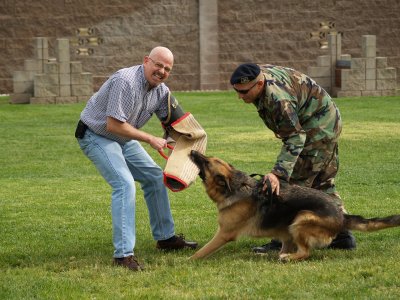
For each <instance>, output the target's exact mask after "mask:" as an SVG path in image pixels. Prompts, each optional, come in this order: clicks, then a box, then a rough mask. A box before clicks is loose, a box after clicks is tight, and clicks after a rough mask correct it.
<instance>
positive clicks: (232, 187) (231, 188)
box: [190, 150, 256, 203]
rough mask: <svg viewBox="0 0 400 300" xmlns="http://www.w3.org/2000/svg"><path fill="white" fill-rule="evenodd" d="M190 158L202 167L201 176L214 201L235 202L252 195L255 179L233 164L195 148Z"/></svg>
mask: <svg viewBox="0 0 400 300" xmlns="http://www.w3.org/2000/svg"><path fill="white" fill-rule="evenodd" d="M190 158H191V160H192V161H193V162H194V163H195V164H196V166H197V167H198V168H199V169H200V173H199V176H200V178H201V179H202V180H203V184H204V186H205V188H206V192H207V194H208V196H209V197H210V198H211V199H212V200H213V201H214V202H217V203H221V202H223V201H230V202H234V201H236V200H239V199H243V198H247V197H249V195H251V191H252V188H253V187H254V186H255V183H256V182H255V180H254V179H253V178H251V177H250V176H248V175H246V174H245V173H243V172H241V171H239V170H237V169H235V168H234V167H233V166H232V165H231V164H228V163H227V162H225V161H223V160H222V159H219V158H216V157H207V156H205V155H203V154H201V153H199V152H197V151H194V150H193V151H191V153H190Z"/></svg>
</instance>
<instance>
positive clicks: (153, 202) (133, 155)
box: [78, 129, 175, 257]
mask: <svg viewBox="0 0 400 300" xmlns="http://www.w3.org/2000/svg"><path fill="white" fill-rule="evenodd" d="M78 143H79V145H80V147H81V149H82V151H83V153H84V154H85V155H86V156H87V157H88V158H89V159H90V160H91V161H92V162H93V163H94V165H95V166H96V168H97V170H98V171H99V172H100V174H101V175H102V176H103V177H104V179H105V180H106V181H107V182H108V184H109V185H110V186H111V188H112V195H111V214H112V225H113V244H114V248H115V251H114V257H126V256H129V255H133V249H134V248H135V242H136V232H135V201H136V187H135V180H137V181H138V182H139V183H140V184H141V188H142V190H143V193H144V198H145V200H146V204H147V208H148V211H149V216H150V226H151V231H152V234H153V237H154V239H155V240H166V239H168V238H170V237H172V236H174V234H175V232H174V220H173V218H172V215H171V209H170V204H169V199H168V193H167V189H166V188H165V186H164V184H163V173H162V170H161V168H160V167H159V166H158V165H157V164H156V163H155V162H154V161H153V159H152V158H151V157H150V156H149V154H148V153H147V152H146V151H145V150H144V149H143V147H142V145H140V143H139V142H138V141H134V140H132V141H130V142H127V143H125V144H120V143H118V142H115V141H112V140H109V139H107V138H104V137H102V136H100V135H97V134H95V133H94V132H93V131H91V130H90V129H87V130H86V133H85V136H84V137H83V138H82V139H78Z"/></svg>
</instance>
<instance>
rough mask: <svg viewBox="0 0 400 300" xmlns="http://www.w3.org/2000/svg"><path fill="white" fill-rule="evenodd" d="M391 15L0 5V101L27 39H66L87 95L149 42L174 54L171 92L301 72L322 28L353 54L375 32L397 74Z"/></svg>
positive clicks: (0, 1) (125, 2) (358, 6)
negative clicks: (234, 77)
mask: <svg viewBox="0 0 400 300" xmlns="http://www.w3.org/2000/svg"><path fill="white" fill-rule="evenodd" d="M399 16H400V1H398V0H352V1H349V0H324V1H321V0H282V1H272V0H248V1H242V0H240V1H239V0H219V1H217V0H146V1H144V0H135V1H131V0H96V1H94V0H79V1H78V0H40V1H39V0H36V1H34V0H30V1H26V0H0V53H1V55H0V94H2V93H12V92H13V83H12V78H13V72H14V71H16V70H23V68H24V61H25V60H26V59H28V58H30V57H32V55H33V47H32V39H33V38H34V37H47V38H48V40H49V47H50V48H49V53H50V56H52V55H54V54H52V51H54V48H55V43H56V39H57V38H69V39H70V41H71V46H70V50H71V60H73V61H77V60H79V61H81V62H82V64H83V71H86V72H90V73H92V74H93V79H94V84H95V89H96V88H98V87H99V86H100V84H101V83H102V82H103V81H104V80H105V78H107V77H108V76H109V75H110V74H111V73H112V72H114V71H116V70H117V69H119V68H122V67H125V66H130V65H134V64H139V63H141V62H142V59H143V56H144V55H146V54H147V53H148V51H149V50H150V49H151V48H152V47H154V46H156V45H164V46H167V47H169V48H170V49H171V50H172V51H173V52H174V54H175V66H174V70H173V73H172V75H171V77H170V79H169V82H168V84H169V86H170V87H171V89H173V90H195V89H227V88H230V87H229V84H228V80H229V77H230V73H231V72H232V70H233V69H234V68H235V66H236V65H237V64H239V63H242V62H247V61H253V62H256V63H267V62H268V63H273V64H280V65H285V66H291V67H294V68H297V69H299V70H301V71H303V72H307V67H308V66H311V65H315V64H316V59H317V57H318V56H320V55H324V54H325V53H327V49H320V46H321V45H322V46H324V44H323V43H324V39H326V33H327V32H329V31H339V32H342V33H343V37H342V52H343V53H348V54H350V55H352V56H354V57H357V56H360V55H361V36H363V35H376V38H377V43H376V44H377V47H376V48H377V56H379V57H387V59H388V65H389V66H391V67H395V68H397V73H398V74H400V72H399V69H400V51H399V49H400V18H399ZM326 24H329V25H330V26H331V27H329V26H327V25H326ZM328 27H329V28H328ZM78 53H79V54H78ZM398 78H400V76H398ZM397 80H399V79H397ZM398 85H399V84H398Z"/></svg>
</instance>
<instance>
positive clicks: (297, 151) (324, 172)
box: [254, 65, 342, 196]
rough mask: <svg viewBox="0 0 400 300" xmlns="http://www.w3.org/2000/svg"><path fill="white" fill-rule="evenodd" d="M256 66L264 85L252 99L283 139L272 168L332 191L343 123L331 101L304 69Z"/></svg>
mask: <svg viewBox="0 0 400 300" xmlns="http://www.w3.org/2000/svg"><path fill="white" fill-rule="evenodd" d="M260 67H261V71H262V72H263V73H264V77H265V90H264V93H263V94H262V96H261V97H260V98H259V99H257V100H256V101H255V102H254V104H255V106H256V107H257V111H258V114H259V116H260V117H261V119H262V120H263V121H264V123H265V125H266V126H267V127H268V128H269V129H271V130H272V131H273V132H274V133H275V136H276V137H278V138H279V139H281V140H282V142H283V145H282V149H281V152H280V153H279V155H278V158H277V162H276V164H275V166H274V168H273V170H272V173H274V174H275V175H277V176H278V177H279V178H281V179H284V180H286V181H290V182H295V183H297V184H299V185H304V186H308V187H313V188H317V189H321V190H324V191H326V192H327V193H329V194H334V195H337V193H336V190H335V184H334V178H335V176H336V173H337V171H338V166H339V164H338V155H337V153H338V147H337V140H338V138H339V135H340V133H341V130H342V122H341V117H340V113H339V110H338V108H337V107H336V105H335V103H334V102H333V101H332V99H331V97H330V96H329V95H328V93H327V92H326V91H325V90H324V89H323V88H321V87H320V86H319V85H318V84H317V83H316V82H315V81H314V80H313V79H311V78H310V77H308V76H307V75H305V74H302V73H300V72H298V71H296V70H293V69H290V68H285V67H280V66H273V65H262V66H260ZM337 196H338V195H337Z"/></svg>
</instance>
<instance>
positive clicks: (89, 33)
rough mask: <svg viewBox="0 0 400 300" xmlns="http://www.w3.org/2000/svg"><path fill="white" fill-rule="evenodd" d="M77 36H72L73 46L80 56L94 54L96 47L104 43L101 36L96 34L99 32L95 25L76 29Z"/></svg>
mask: <svg viewBox="0 0 400 300" xmlns="http://www.w3.org/2000/svg"><path fill="white" fill-rule="evenodd" d="M75 32H76V35H77V36H76V37H74V38H71V40H70V43H71V46H73V47H74V48H76V50H75V53H76V54H77V55H80V56H88V55H93V54H94V53H95V49H94V48H95V47H98V46H99V45H101V44H103V42H104V40H103V38H101V37H98V36H94V35H97V34H98V30H97V29H96V28H93V27H80V28H77V29H76V30H75Z"/></svg>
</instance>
